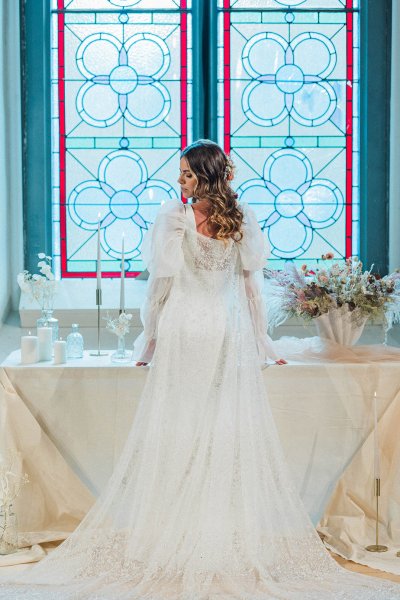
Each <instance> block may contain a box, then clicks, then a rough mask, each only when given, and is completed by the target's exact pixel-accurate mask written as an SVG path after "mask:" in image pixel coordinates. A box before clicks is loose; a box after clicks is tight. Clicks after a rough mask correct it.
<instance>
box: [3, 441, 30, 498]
mask: <svg viewBox="0 0 400 600" xmlns="http://www.w3.org/2000/svg"><path fill="white" fill-rule="evenodd" d="M19 460H20V455H19V453H18V452H15V451H8V453H7V456H6V457H5V460H3V461H2V462H0V508H3V507H5V508H8V507H9V506H11V504H12V503H13V502H14V500H15V498H16V497H17V496H18V494H19V493H20V491H21V488H22V487H23V486H24V485H25V484H26V483H29V478H28V475H27V474H26V473H24V474H23V475H21V474H19V473H18V471H17V468H16V466H17V464H18V462H19Z"/></svg>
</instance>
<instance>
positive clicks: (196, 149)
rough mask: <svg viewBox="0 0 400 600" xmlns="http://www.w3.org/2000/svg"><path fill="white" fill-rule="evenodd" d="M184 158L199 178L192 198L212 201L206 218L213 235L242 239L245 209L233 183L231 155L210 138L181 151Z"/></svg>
mask: <svg viewBox="0 0 400 600" xmlns="http://www.w3.org/2000/svg"><path fill="white" fill-rule="evenodd" d="M182 157H185V158H186V160H187V161H188V163H189V167H190V170H191V171H192V172H193V173H194V174H195V176H196V178H197V184H196V187H195V190H194V194H193V197H194V198H195V199H200V198H207V199H208V200H209V201H210V202H209V208H208V211H207V221H208V225H209V228H210V231H211V233H212V234H213V236H214V237H215V238H217V239H219V240H226V239H228V238H234V239H235V240H237V241H239V240H241V239H242V237H243V234H242V232H241V226H242V222H243V212H242V210H241V209H240V207H239V205H238V202H237V197H238V195H237V194H236V193H235V192H234V191H233V189H232V188H231V186H230V181H231V180H232V179H233V172H234V168H235V167H234V164H233V162H232V160H231V158H230V157H229V156H228V155H227V154H225V152H224V151H223V150H222V149H221V148H220V147H219V146H218V144H216V143H215V142H212V141H211V140H197V141H196V142H194V143H193V144H191V145H190V146H187V148H185V149H184V150H183V151H182V154H181V158H182Z"/></svg>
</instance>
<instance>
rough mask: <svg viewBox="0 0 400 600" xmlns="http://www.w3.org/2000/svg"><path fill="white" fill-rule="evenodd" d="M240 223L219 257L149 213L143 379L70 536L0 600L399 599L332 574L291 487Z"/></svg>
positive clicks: (185, 214) (1, 589) (251, 251)
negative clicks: (124, 428)
mask: <svg viewBox="0 0 400 600" xmlns="http://www.w3.org/2000/svg"><path fill="white" fill-rule="evenodd" d="M244 210H245V236H244V240H243V241H242V242H241V243H238V242H234V241H233V240H229V241H228V242H226V243H224V242H221V241H218V240H214V239H210V238H207V237H205V236H202V235H201V234H199V233H197V231H196V226H195V220H194V215H193V212H191V211H192V209H191V208H190V207H188V208H186V209H185V208H184V207H183V206H182V205H181V204H180V203H178V202H171V203H169V204H168V205H165V206H164V207H163V208H162V209H161V211H160V214H159V216H158V218H157V220H156V223H155V225H154V228H153V230H152V233H151V234H150V236H149V238H148V240H147V242H146V247H145V256H146V260H147V264H148V267H149V271H150V280H149V286H148V289H149V291H148V297H147V301H146V305H145V307H144V309H143V317H144V334H143V335H142V337H141V339H140V340H138V343H137V345H136V350H135V352H136V355H137V356H138V357H140V358H141V359H142V360H144V358H145V357H146V358H148V359H149V360H151V367H150V369H149V375H148V378H147V382H146V385H145V388H144V391H143V394H142V397H141V399H140V402H139V405H138V409H137V412H136V415H135V418H134V421H133V424H132V427H131V430H130V433H129V436H128V439H127V442H126V445H125V448H124V450H123V452H122V454H121V457H120V460H119V462H118V465H117V467H116V469H115V471H114V474H113V475H112V477H111V479H110V481H109V483H108V485H107V487H106V489H105V490H104V491H103V493H102V494H101V496H100V497H99V499H98V500H97V502H96V504H95V505H94V507H93V508H92V509H91V510H90V511H89V513H88V515H87V516H86V518H85V519H84V520H83V521H82V523H81V524H80V525H79V527H78V528H77V529H76V530H75V532H74V533H73V534H72V535H71V536H70V537H69V538H68V539H67V540H66V541H65V542H64V543H63V544H62V545H61V546H60V547H59V548H58V549H57V550H55V551H54V552H53V553H52V554H51V555H50V556H49V557H48V558H46V559H45V560H44V561H42V563H39V564H38V565H37V566H36V567H35V568H33V569H32V570H31V571H30V572H29V573H27V574H26V575H22V577H20V579H19V581H18V582H15V583H8V584H3V585H1V586H0V598H1V599H3V600H5V599H7V600H16V599H18V600H22V599H25V598H26V599H28V598H29V600H33V599H39V598H40V600H46V599H54V600H56V599H57V600H58V599H69V600H72V599H75V600H78V599H79V600H86V599H91V600H94V599H104V600H114V599H115V600H117V599H118V600H339V599H341V600H359V599H360V598H362V599H363V600H379V599H381V600H394V599H395V598H400V587H399V586H397V585H395V584H391V583H389V582H384V581H381V580H373V579H371V578H368V577H364V576H359V575H355V574H352V573H348V572H345V571H344V570H342V569H341V568H340V567H339V566H337V565H336V563H335V562H334V561H333V560H332V559H331V558H330V557H329V555H328V553H327V552H326V550H325V549H324V547H323V545H322V543H321V541H320V539H319V537H318V536H317V534H316V532H315V530H314V528H313V526H312V524H311V522H310V520H309V518H308V516H307V514H306V512H305V510H304V508H303V506H302V504H301V501H300V499H299V496H298V494H297V492H296V490H295V489H294V486H293V484H292V482H291V479H290V476H289V474H288V470H287V467H286V465H285V461H284V458H283V454H282V450H281V447H280V443H279V440H278V436H277V432H276V429H275V425H274V423H273V419H272V414H271V410H270V407H269V405H268V402H267V399H266V397H265V391H264V386H263V380H262V377H261V370H260V360H261V362H263V360H264V359H265V352H266V349H267V348H268V347H269V345H270V342H269V340H268V339H266V338H262V332H265V323H264V325H263V324H262V322H261V321H262V314H263V313H262V310H263V308H262V306H261V300H260V299H259V297H258V295H259V291H258V288H257V281H256V277H255V275H254V274H255V272H256V271H257V269H260V268H261V267H262V266H263V265H264V258H265V255H266V254H265V250H264V239H263V236H262V234H261V232H260V231H259V228H258V225H257V224H256V220H255V217H254V215H253V214H252V213H251V211H250V210H249V209H246V208H245V209H244ZM260 311H261V312H260ZM259 353H261V355H260V354H259ZM276 368H284V367H276ZM110 401H112V399H110Z"/></svg>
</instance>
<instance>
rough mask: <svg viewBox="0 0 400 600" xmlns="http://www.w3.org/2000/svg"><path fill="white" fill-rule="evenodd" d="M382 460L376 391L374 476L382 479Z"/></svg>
mask: <svg viewBox="0 0 400 600" xmlns="http://www.w3.org/2000/svg"><path fill="white" fill-rule="evenodd" d="M380 476H381V460H380V455H379V431H378V401H377V397H376V392H374V478H375V479H380Z"/></svg>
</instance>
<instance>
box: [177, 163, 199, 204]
mask: <svg viewBox="0 0 400 600" xmlns="http://www.w3.org/2000/svg"><path fill="white" fill-rule="evenodd" d="M179 171H180V175H179V179H178V183H179V185H180V186H181V191H182V196H183V197H184V198H193V194H194V190H195V189H196V184H197V177H196V175H195V174H194V173H193V171H191V170H190V167H189V163H188V161H187V160H186V158H185V157H184V156H183V157H182V158H181V162H180V164H179Z"/></svg>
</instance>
